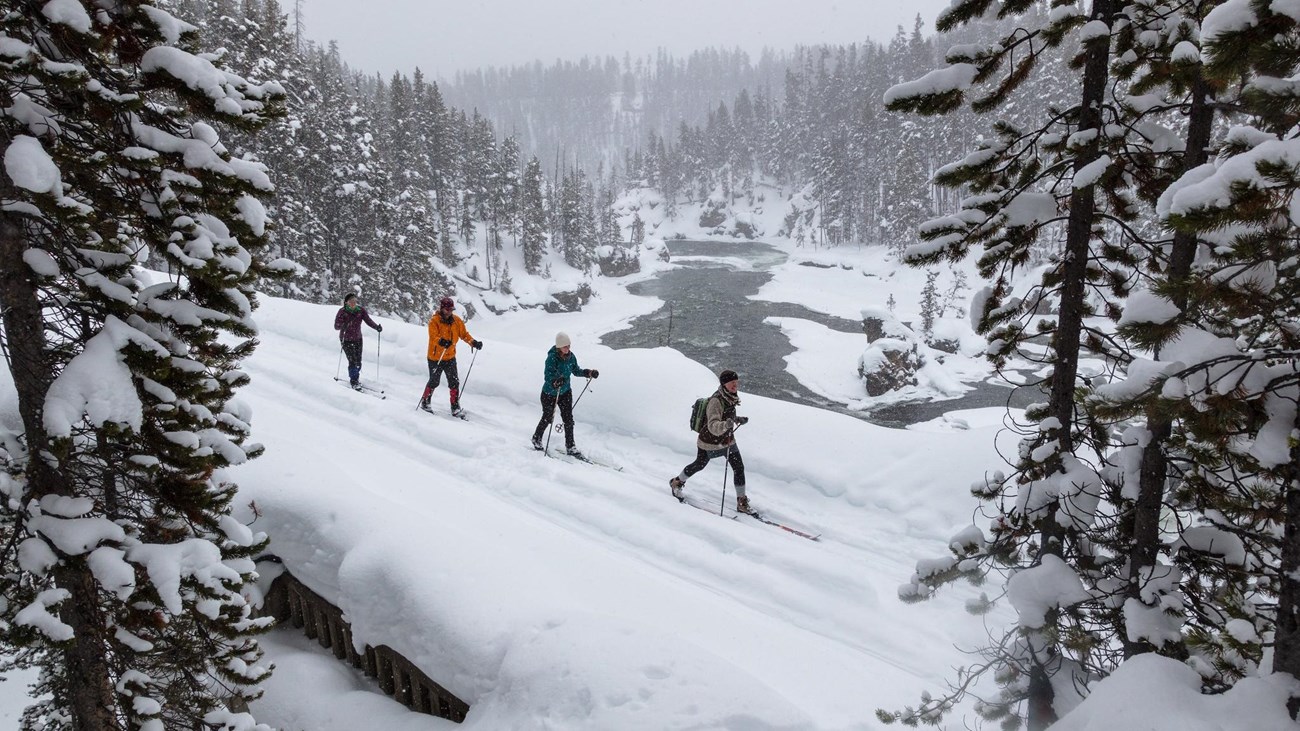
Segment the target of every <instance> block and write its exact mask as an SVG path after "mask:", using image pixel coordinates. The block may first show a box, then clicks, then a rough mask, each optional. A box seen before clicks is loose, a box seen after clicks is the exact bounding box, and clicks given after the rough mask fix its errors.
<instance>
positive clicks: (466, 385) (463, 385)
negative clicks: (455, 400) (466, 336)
mask: <svg viewBox="0 0 1300 731" xmlns="http://www.w3.org/2000/svg"><path fill="white" fill-rule="evenodd" d="M475 360H478V351H477V350H475V351H474V354H473V355H471V356H470V357H469V368H467V369H465V380H464V381H462V382H461V384H460V395H461V396H464V395H465V390H466V389H468V388H469V374H471V373H473V372H474V361H475Z"/></svg>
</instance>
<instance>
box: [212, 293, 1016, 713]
mask: <svg viewBox="0 0 1300 731" xmlns="http://www.w3.org/2000/svg"><path fill="white" fill-rule="evenodd" d="M332 314H333V309H332V308H329V307H323V306H315V305H308V304H304V303H299V302H291V301H285V300H278V299H271V298H265V299H264V300H263V307H262V309H261V310H259V313H258V323H259V325H260V327H261V329H262V333H261V335H260V338H261V341H262V345H261V347H260V348H259V350H258V351H257V353H256V354H255V356H254V357H253V358H251V359H250V360H249V362H248V363H247V370H248V372H249V373H250V375H251V376H252V384H251V385H250V386H249V387H248V388H247V389H246V390H245V391H244V392H243V397H244V398H245V399H246V400H247V401H248V402H249V403H250V405H251V406H252V407H253V411H254V422H253V423H254V430H255V438H256V439H257V440H258V441H261V442H263V443H264V444H265V445H266V447H267V452H266V454H265V456H263V457H262V458H259V459H258V460H256V461H254V462H252V463H250V464H249V465H247V466H243V467H240V468H238V469H237V470H234V471H233V474H232V475H231V476H232V478H233V479H235V480H236V481H238V482H239V484H240V486H241V490H242V493H241V495H242V496H241V500H240V503H241V506H247V504H248V503H249V502H250V501H253V502H256V504H257V507H258V509H259V511H260V512H261V516H262V517H261V518H259V519H258V520H257V522H256V523H255V524H254V528H255V529H259V530H264V531H267V532H268V533H269V534H270V535H271V536H272V545H271V548H270V551H271V552H272V553H275V554H277V555H279V556H281V557H282V558H283V559H284V561H285V565H286V566H287V567H288V569H289V570H290V571H292V572H293V574H294V575H295V576H297V577H298V578H299V579H301V580H302V581H303V582H304V583H306V584H307V585H309V586H311V587H312V588H313V589H314V590H316V591H317V592H319V593H320V594H322V595H323V596H325V597H326V598H327V599H329V600H330V601H332V602H334V603H335V604H336V605H337V606H339V607H340V608H342V609H343V610H344V612H345V613H346V616H347V617H348V619H349V621H350V622H351V623H352V626H353V630H354V633H355V635H356V637H357V639H358V641H360V642H365V643H368V644H371V645H379V644H387V645H390V646H392V647H394V648H395V649H397V650H398V651H399V652H401V653H403V654H404V655H405V656H406V657H407V658H408V659H410V660H411V661H413V662H415V663H416V664H417V665H419V666H420V667H422V668H423V669H424V670H425V671H426V672H427V673H428V674H429V675H430V676H431V677H433V678H434V679H435V680H437V681H438V682H439V683H441V684H443V685H444V686H446V687H447V688H448V689H449V690H451V691H452V692H453V693H455V694H457V695H458V696H459V697H460V698H462V699H464V700H466V701H467V702H469V703H470V704H471V709H472V710H471V713H470V717H469V718H468V719H467V721H466V723H465V724H464V727H468V728H482V729H498V728H547V727H552V728H565V729H582V728H589V729H606V728H619V729H640V728H645V729H667V728H746V729H768V728H808V729H850V728H876V727H877V726H878V725H879V724H878V722H877V721H876V720H875V718H874V710H875V708H877V707H881V706H884V707H890V708H894V707H901V706H902V705H903V704H907V703H912V702H914V701H915V699H916V697H917V694H918V693H919V692H920V691H921V690H923V689H926V688H930V689H936V688H937V687H938V686H939V683H940V682H941V681H942V679H943V678H944V676H945V673H946V672H947V671H948V668H950V667H951V666H953V665H956V664H961V663H963V662H965V661H966V659H965V657H964V656H963V655H961V654H960V653H959V652H957V651H956V650H955V649H953V644H954V643H959V644H961V645H962V646H964V647H970V646H974V645H975V644H977V643H978V642H979V641H980V640H981V639H982V638H983V637H984V630H983V628H982V625H981V624H980V622H979V621H978V620H976V619H974V618H971V617H969V616H968V615H966V614H965V613H964V612H963V610H962V608H961V606H960V602H961V600H962V597H960V596H956V595H952V596H947V597H943V598H940V599H938V600H936V601H934V602H931V603H926V604H922V605H913V606H909V605H904V604H902V603H900V602H899V601H898V600H897V598H896V593H895V592H896V587H897V586H898V585H899V584H900V583H902V582H904V581H906V580H907V578H908V577H909V576H910V575H911V573H912V570H913V565H914V563H915V561H916V559H917V558H921V557H931V556H935V555H939V554H940V553H941V552H942V551H943V545H944V543H945V542H946V540H947V538H948V537H949V536H950V535H951V534H952V533H953V532H955V530H956V529H957V528H959V527H961V526H962V525H964V524H965V523H967V522H968V521H969V511H970V508H971V500H970V497H969V494H968V493H967V491H966V490H965V485H967V484H969V483H970V482H972V481H973V480H974V479H976V478H978V477H979V475H981V474H983V472H984V470H985V469H988V468H990V467H996V466H997V461H996V456H995V455H994V453H993V450H992V431H991V430H989V429H973V430H971V431H965V432H936V433H923V432H914V431H897V430H888V429H883V428H879V427H874V426H872V425H870V424H867V423H865V422H862V421H859V420H856V419H853V418H851V417H847V416H843V415H839V414H835V413H831V412H826V411H821V410H817V409H812V408H808V407H802V406H797V405H793V404H788V403H784V402H779V401H773V400H770V399H764V398H760V397H755V396H747V395H745V394H744V392H743V388H744V382H743V376H742V382H741V390H742V403H741V406H740V411H741V413H743V414H745V415H747V416H749V417H750V418H751V421H750V424H749V425H748V426H747V427H746V430H745V433H743V434H742V435H740V440H739V441H740V447H741V450H742V452H743V454H744V458H745V463H746V471H747V474H748V481H747V482H748V490H749V494H750V496H751V499H752V500H753V501H754V504H755V506H756V507H758V508H759V509H760V510H762V511H763V512H765V513H766V514H768V515H770V516H771V517H773V518H774V519H778V520H785V521H788V522H790V523H791V524H793V525H798V526H810V527H815V529H816V530H817V531H818V532H820V533H821V534H822V535H821V539H820V541H818V542H812V541H808V540H805V539H803V538H800V537H797V536H794V535H790V534H787V533H785V532H784V531H781V530H780V529H778V528H775V527H771V526H765V525H761V524H758V523H755V522H740V521H731V520H723V519H720V518H718V517H717V516H713V515H709V514H707V513H705V512H703V511H700V510H694V509H691V508H689V507H687V506H683V505H681V504H680V503H678V501H677V500H675V499H673V498H672V496H671V494H670V492H669V488H668V478H669V477H671V476H672V475H675V474H677V472H678V471H679V470H680V469H681V467H682V465H684V464H686V463H687V462H689V461H691V459H692V458H693V456H694V451H695V449H694V436H693V435H692V434H691V433H690V432H689V430H688V429H687V426H686V421H687V414H688V408H689V405H690V402H691V401H693V400H694V398H695V397H697V396H700V395H706V394H707V393H709V392H710V391H711V390H712V389H713V388H716V383H717V382H716V379H715V378H714V376H713V375H712V374H711V373H709V372H708V371H707V369H705V368H703V367H702V366H700V365H698V364H695V363H693V362H691V361H689V360H687V359H685V358H684V357H682V356H681V355H680V354H678V353H677V352H676V351H673V350H669V349H655V350H622V351H613V350H609V349H607V348H603V347H600V346H596V345H592V344H590V343H585V344H584V343H582V342H579V341H577V340H576V339H575V346H574V351H575V352H576V353H577V354H578V355H579V357H580V358H581V362H582V364H583V365H584V366H585V367H592V368H599V369H600V371H601V377H600V378H599V379H597V380H595V381H593V382H592V385H591V389H590V390H589V391H588V393H587V395H586V396H585V397H584V399H583V400H582V402H581V403H580V405H579V406H578V408H577V409H576V410H575V420H576V423H577V426H576V432H577V443H578V446H579V447H580V448H581V449H582V450H583V451H585V452H586V453H587V454H588V455H589V456H591V457H593V458H594V459H597V460H600V461H604V462H608V463H610V464H617V465H622V466H624V468H625V469H624V471H623V472H621V473H619V472H615V471H613V470H610V469H606V468H604V467H601V466H598V465H588V464H581V463H576V462H571V461H561V460H555V459H547V458H546V457H545V456H543V455H542V454H541V453H538V452H534V451H532V450H531V449H529V448H527V444H528V440H529V437H530V436H531V434H532V430H533V427H534V426H535V425H536V423H537V419H538V417H539V416H540V403H539V400H538V394H539V392H540V387H541V371H542V362H543V360H544V358H545V354H546V349H547V347H549V339H550V338H551V337H553V334H554V331H555V330H556V329H560V328H558V327H557V326H556V325H554V324H553V323H554V322H556V321H557V320H542V319H541V316H540V315H539V316H536V317H537V319H536V320H535V321H530V320H529V318H530V317H532V316H531V315H529V314H527V313H525V314H523V315H519V316H516V317H515V318H514V319H513V320H511V321H508V322H505V323H499V322H496V321H493V320H492V319H489V321H487V322H479V321H478V320H476V321H475V335H476V337H479V338H481V339H482V340H483V341H484V342H485V343H486V345H485V347H484V349H483V351H482V352H481V353H480V354H479V357H478V360H479V362H478V364H477V365H476V367H475V371H474V380H473V383H472V384H471V389H469V390H467V392H466V393H465V394H464V395H463V397H462V402H463V404H464V406H465V407H466V408H467V409H468V410H469V411H470V412H471V413H472V416H471V418H470V420H468V421H456V420H452V419H434V418H430V417H429V415H428V414H423V413H420V412H419V411H417V410H415V409H414V408H413V406H414V404H415V402H416V401H417V400H418V397H419V394H420V391H421V389H422V387H423V384H424V380H425V377H426V374H427V371H426V367H425V353H424V351H425V345H426V343H425V337H426V335H425V330H424V328H422V327H419V326H412V325H403V324H401V323H396V322H392V321H388V320H385V321H384V324H385V329H384V346H383V362H382V363H381V364H379V365H380V370H381V377H382V382H381V383H377V384H373V385H376V386H378V387H380V388H383V389H384V390H385V391H386V392H387V395H388V396H390V398H388V399H387V400H386V401H381V400H378V399H375V398H372V397H370V396H367V395H365V394H362V393H355V392H351V391H349V390H346V389H341V388H339V387H338V386H337V384H335V383H333V381H332V378H333V376H334V375H335V374H334V373H332V372H331V370H330V369H332V368H333V367H334V366H335V361H336V355H337V347H338V346H337V341H336V340H335V339H334V334H333V333H332V332H331V331H330V330H329V321H330V318H331V317H332ZM549 317H551V318H554V317H555V316H549ZM501 319H502V320H505V318H501ZM543 323H545V324H543ZM374 357H375V348H374V343H373V340H372V341H368V342H367V347H366V353H365V359H366V361H365V362H366V365H365V368H364V370H363V372H362V380H363V382H364V381H367V379H372V378H373V374H374V372H375V362H374ZM467 365H468V359H465V362H464V363H462V364H461V368H462V374H463V372H464V369H465V368H466V367H467ZM741 370H742V372H743V368H742V369H741ZM575 382H578V381H575ZM407 394H410V398H409V399H408V398H406V395H407ZM408 402H409V403H408ZM432 403H433V406H434V408H435V409H440V410H443V411H446V410H447V409H448V404H447V390H446V386H445V384H444V385H443V387H442V388H440V389H439V390H437V391H436V392H435V393H434V396H433V399H432ZM557 443H558V444H562V443H563V440H562V435H560V434H555V435H554V436H553V437H552V445H551V446H552V449H555V448H556V445H557ZM722 474H723V470H722V469H721V465H716V466H714V465H711V466H710V467H709V468H708V469H706V470H705V471H704V472H702V473H700V474H699V475H697V476H696V477H695V478H694V479H692V480H691V481H690V482H689V483H688V487H687V492H688V494H695V493H699V494H706V495H708V496H709V497H710V498H711V499H712V500H714V501H716V500H717V499H718V496H719V495H720V493H721V491H722ZM727 493H728V501H729V502H730V501H731V500H732V499H733V495H734V491H733V490H732V488H731V486H730V485H728V491H727ZM244 509H245V510H247V508H246V507H245V508H244ZM273 659H274V658H273ZM286 704H288V705H286ZM291 705H292V703H291V702H289V701H287V700H286V699H285V698H284V697H282V696H278V695H277V693H276V692H275V686H272V692H271V693H269V694H268V700H267V701H265V705H264V708H267V709H273V708H274V709H277V710H275V711H274V712H275V713H282V714H290V715H291V711H288V710H286V708H287V707H288V706H291ZM254 710H257V709H256V708H255V709H254ZM262 720H265V721H267V722H271V723H286V721H285V720H284V719H275V718H272V719H262ZM291 720H292V719H291ZM404 723H405V722H404ZM411 723H417V724H418V720H417V721H412V722H411ZM429 723H430V724H431V725H429V726H427V727H428V728H440V727H441V726H438V725H437V724H438V723H442V722H439V721H437V720H436V719H430V720H429ZM413 727H421V726H418V725H417V726H413Z"/></svg>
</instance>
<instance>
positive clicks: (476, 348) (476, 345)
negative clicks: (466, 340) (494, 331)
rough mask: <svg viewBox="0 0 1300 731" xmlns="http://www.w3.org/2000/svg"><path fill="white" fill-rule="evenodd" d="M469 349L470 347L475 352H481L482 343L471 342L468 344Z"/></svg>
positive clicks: (480, 341)
mask: <svg viewBox="0 0 1300 731" xmlns="http://www.w3.org/2000/svg"><path fill="white" fill-rule="evenodd" d="M469 347H471V348H473V349H475V350H482V349H483V341H482V340H475V341H474V342H472V343H470V344H469Z"/></svg>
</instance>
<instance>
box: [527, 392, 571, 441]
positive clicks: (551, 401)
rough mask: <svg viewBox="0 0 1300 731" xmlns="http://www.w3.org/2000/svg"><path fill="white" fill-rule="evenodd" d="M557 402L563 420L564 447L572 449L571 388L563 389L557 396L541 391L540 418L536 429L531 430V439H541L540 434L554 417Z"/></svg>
mask: <svg viewBox="0 0 1300 731" xmlns="http://www.w3.org/2000/svg"><path fill="white" fill-rule="evenodd" d="M557 404H558V405H559V407H560V419H561V420H562V421H564V448H565V449H573V391H571V390H570V391H565V392H564V393H562V394H560V395H559V396H556V395H555V394H553V393H546V392H545V391H543V392H542V420H541V421H539V422H537V429H536V430H535V431H534V432H533V441H534V442H538V441H541V439H542V434H543V433H544V432H545V431H546V428H547V427H549V426H550V425H551V422H552V421H553V420H554V419H555V407H556V405H557Z"/></svg>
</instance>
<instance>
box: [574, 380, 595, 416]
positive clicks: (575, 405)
mask: <svg viewBox="0 0 1300 731" xmlns="http://www.w3.org/2000/svg"><path fill="white" fill-rule="evenodd" d="M590 387H591V376H587V385H585V386H583V387H582V393H580V394H578V401H581V400H582V394H583V393H586V392H587V389H588V388H590ZM578 401H574V402H573V408H575V409H576V408H578Z"/></svg>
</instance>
